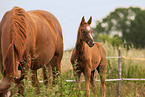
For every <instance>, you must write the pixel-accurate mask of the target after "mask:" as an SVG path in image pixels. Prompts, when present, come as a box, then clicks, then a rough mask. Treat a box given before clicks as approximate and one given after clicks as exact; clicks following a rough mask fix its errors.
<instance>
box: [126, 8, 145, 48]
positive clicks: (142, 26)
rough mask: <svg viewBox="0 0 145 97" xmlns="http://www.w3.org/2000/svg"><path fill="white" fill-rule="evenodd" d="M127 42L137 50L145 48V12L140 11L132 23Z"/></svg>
mask: <svg viewBox="0 0 145 97" xmlns="http://www.w3.org/2000/svg"><path fill="white" fill-rule="evenodd" d="M127 37H128V38H126V40H127V41H128V42H129V43H133V44H134V46H135V47H136V48H145V10H142V11H140V12H139V13H138V14H137V15H136V17H135V20H134V21H132V22H131V26H130V28H129V30H128V33H127Z"/></svg>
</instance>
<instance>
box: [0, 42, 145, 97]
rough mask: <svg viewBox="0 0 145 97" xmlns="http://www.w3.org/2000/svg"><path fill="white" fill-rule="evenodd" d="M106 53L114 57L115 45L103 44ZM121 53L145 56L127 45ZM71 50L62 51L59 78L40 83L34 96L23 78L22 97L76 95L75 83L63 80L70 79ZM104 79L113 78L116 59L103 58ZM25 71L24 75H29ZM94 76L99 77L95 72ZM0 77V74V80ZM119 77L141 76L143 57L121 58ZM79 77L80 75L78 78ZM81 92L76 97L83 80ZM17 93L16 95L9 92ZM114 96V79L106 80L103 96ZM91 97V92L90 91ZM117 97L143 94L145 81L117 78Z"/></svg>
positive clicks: (142, 96)
mask: <svg viewBox="0 0 145 97" xmlns="http://www.w3.org/2000/svg"><path fill="white" fill-rule="evenodd" d="M103 46H104V47H105V49H106V52H107V56H108V57H109V56H110V57H111V56H118V48H117V47H113V46H112V45H110V44H109V43H107V42H106V43H104V44H103ZM121 49H122V56H125V57H135V58H145V49H135V48H133V47H130V48H129V50H127V48H126V47H125V46H124V45H123V46H122V47H121ZM70 55H71V50H68V51H65V52H64V56H63V59H62V63H61V64H62V65H61V66H62V69H61V73H62V74H61V77H60V78H58V79H57V80H58V84H57V85H55V86H49V87H48V88H46V87H45V86H44V85H43V83H40V94H39V95H35V89H34V87H33V86H32V85H31V83H29V82H28V81H25V80H24V82H25V92H24V96H25V97H76V96H77V94H76V92H77V90H76V89H75V86H76V83H75V82H66V81H65V80H68V79H70V80H71V79H72V80H73V79H74V77H73V71H72V66H71V64H70ZM107 63H108V65H107V72H106V78H107V79H113V78H117V76H118V73H117V72H118V59H107ZM30 75H31V74H30V72H28V76H30ZM38 76H39V80H42V74H41V69H40V70H39V72H38ZM95 77H96V79H99V76H98V74H97V71H96V75H95ZM1 78H2V76H1V75H0V79H1ZM122 78H145V60H127V59H123V60H122ZM81 79H83V76H82V78H81ZM96 84H97V87H98V88H97V97H100V82H96ZM81 86H82V91H80V92H79V95H80V97H83V95H84V91H83V90H84V82H82V83H81ZM13 96H14V97H15V96H18V95H17V94H15V95H13ZM116 96H117V82H106V97H116ZM91 97H92V92H91ZM121 97H145V81H121Z"/></svg>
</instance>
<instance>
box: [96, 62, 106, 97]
mask: <svg viewBox="0 0 145 97" xmlns="http://www.w3.org/2000/svg"><path fill="white" fill-rule="evenodd" d="M97 71H98V73H99V75H100V80H101V86H100V90H101V95H102V97H105V94H106V86H105V79H106V74H105V73H106V62H105V63H104V64H103V62H102V63H101V64H100V65H99V66H98V67H97Z"/></svg>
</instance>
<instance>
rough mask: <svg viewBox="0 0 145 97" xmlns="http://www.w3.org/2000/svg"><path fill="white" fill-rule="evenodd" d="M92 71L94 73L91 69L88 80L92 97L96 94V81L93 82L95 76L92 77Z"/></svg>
mask: <svg viewBox="0 0 145 97" xmlns="http://www.w3.org/2000/svg"><path fill="white" fill-rule="evenodd" d="M94 73H95V70H93V71H92V72H91V80H90V83H91V88H92V92H93V97H95V96H96V92H97V91H96V82H95V78H94Z"/></svg>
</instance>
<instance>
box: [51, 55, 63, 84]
mask: <svg viewBox="0 0 145 97" xmlns="http://www.w3.org/2000/svg"><path fill="white" fill-rule="evenodd" d="M61 59H62V55H57V54H55V55H54V57H53V58H52V60H51V62H50V63H51V66H52V73H53V84H56V80H55V79H56V78H58V76H60V69H61V65H60V64H61Z"/></svg>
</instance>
